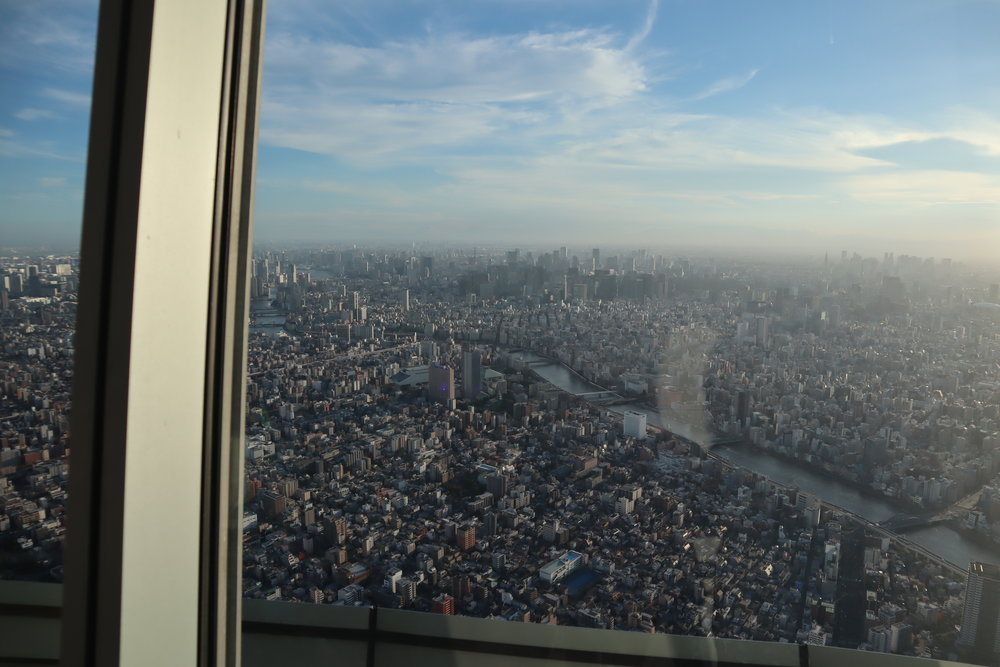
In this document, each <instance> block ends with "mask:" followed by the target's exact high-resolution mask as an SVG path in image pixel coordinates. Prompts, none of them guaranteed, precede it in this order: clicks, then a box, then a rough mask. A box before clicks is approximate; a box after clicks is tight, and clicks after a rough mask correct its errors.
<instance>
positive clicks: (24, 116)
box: [14, 108, 56, 121]
mask: <svg viewBox="0 0 1000 667" xmlns="http://www.w3.org/2000/svg"><path fill="white" fill-rule="evenodd" d="M14 117H15V118H19V119H21V120H27V121H32V120H38V119H40V118H55V117H56V114H55V113H53V112H51V111H48V110H47V109H30V108H28V109H21V110H20V111H17V112H16V113H14Z"/></svg>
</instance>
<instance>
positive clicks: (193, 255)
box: [61, 0, 264, 666]
mask: <svg viewBox="0 0 1000 667" xmlns="http://www.w3.org/2000/svg"><path fill="white" fill-rule="evenodd" d="M263 20H264V0H158V1H157V0H131V1H130V0H103V1H102V2H101V8H100V14H99V19H98V36H97V55H96V63H95V70H94V88H93V100H92V109H91V127H90V137H89V151H88V160H87V184H86V191H85V195H84V220H83V237H82V242H81V281H80V292H79V302H80V306H79V321H78V324H77V332H76V348H75V355H76V357H75V371H74V386H73V415H72V462H71V475H70V501H69V505H68V514H67V517H68V524H69V531H68V535H67V550H66V585H65V600H64V605H63V615H62V616H63V629H62V647H61V656H62V658H61V663H62V664H64V665H80V666H83V665H87V666H96V665H101V666H107V665H147V666H151V665H238V664H239V663H240V655H239V646H240V611H241V610H240V597H241V596H240V588H241V587H240V562H241V561H240V558H241V553H240V549H241V546H242V545H241V540H240V521H239V519H240V517H241V515H242V512H241V506H242V484H241V481H242V449H243V447H242V438H243V411H244V396H245V380H244V369H245V364H246V335H247V332H246V321H247V304H248V297H249V295H248V282H247V268H248V263H249V259H250V247H251V241H250V230H251V214H252V192H253V182H254V167H255V155H256V132H257V117H258V111H257V110H258V102H259V88H260V61H261V51H262V44H263Z"/></svg>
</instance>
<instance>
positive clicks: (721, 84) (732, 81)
mask: <svg viewBox="0 0 1000 667" xmlns="http://www.w3.org/2000/svg"><path fill="white" fill-rule="evenodd" d="M759 71H760V70H759V69H752V70H750V71H749V72H747V73H746V74H743V75H741V76H730V77H726V78H724V79H720V80H718V81H716V82H715V83H713V84H712V85H710V86H709V87H707V88H705V89H704V90H702V91H701V92H700V93H698V94H697V95H695V96H693V97H692V98H691V100H692V101H697V100H704V99H707V98H709V97H715V96H716V95H722V94H723V93H729V92H732V91H734V90H739V89H740V88H742V87H743V86H745V85H747V84H748V83H750V82H751V81H753V79H754V77H755V76H757V72H759Z"/></svg>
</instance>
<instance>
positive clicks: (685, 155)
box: [0, 1, 1000, 259]
mask: <svg viewBox="0 0 1000 667" xmlns="http://www.w3.org/2000/svg"><path fill="white" fill-rule="evenodd" d="M50 7H51V6H50ZM511 7H513V8H515V9H516V10H517V11H516V12H512V11H509V10H510V8H511ZM46 9H48V11H46ZM59 9H60V11H59V12H53V11H52V10H51V8H41V7H38V6H20V5H15V4H14V3H7V4H4V5H2V6H0V12H2V14H3V15H4V16H5V18H6V19H8V20H5V21H4V22H3V23H4V25H5V27H4V28H3V29H2V30H3V34H2V36H3V40H2V41H3V43H4V45H5V46H4V47H3V54H2V55H3V56H4V57H3V58H2V59H0V62H2V63H3V65H0V68H2V74H0V76H2V86H3V88H4V89H5V90H7V91H10V94H7V95H4V101H3V102H2V103H0V118H2V120H0V142H2V145H0V173H2V174H3V175H4V180H5V185H4V186H3V190H2V191H0V196H2V197H3V199H4V201H5V203H6V206H5V208H6V213H5V214H3V217H2V218H0V235H2V236H3V238H4V239H5V244H9V245H15V246H17V245H40V244H43V243H44V244H62V245H73V244H75V241H76V236H77V235H78V229H79V215H80V208H81V204H80V202H81V198H82V187H83V159H84V155H85V137H86V115H87V108H88V107H87V105H88V103H89V79H90V68H91V66H92V53H91V49H92V46H91V45H92V42H93V29H94V28H93V26H94V14H95V12H94V3H93V2H66V3H62V4H60V5H59ZM270 9H271V14H270V16H269V25H268V38H267V44H266V49H265V75H264V100H263V108H262V114H261V152H260V168H259V171H258V184H257V185H258V188H257V212H256V218H257V227H256V236H257V238H258V239H259V240H261V241H269V240H270V241H273V240H277V239H279V238H280V239H282V240H284V241H300V242H308V241H316V240H337V239H341V238H349V239H350V240H356V241H359V242H364V241H371V240H375V239H379V238H386V237H390V238H398V237H399V236H401V235H402V236H406V237H409V238H413V239H414V240H417V239H426V240H429V241H440V240H450V241H457V242H467V243H472V242H482V241H486V242H496V243H511V242H515V243H516V242H517V239H519V238H524V237H528V238H530V239H531V241H532V242H537V243H539V244H541V243H557V244H560V243H564V242H565V240H566V239H567V238H570V237H571V238H577V239H587V242H588V243H593V244H601V243H607V242H611V241H614V242H620V243H648V244H651V245H660V244H667V243H678V244H682V245H688V246H699V245H701V246H707V245H712V244H714V243H718V241H719V240H720V239H725V240H726V243H729V244H732V246H733V247H748V248H752V249H757V250H761V249H762V250H773V251H782V252H787V251H791V250H802V249H805V248H808V249H810V250H811V251H813V252H822V251H823V250H831V251H832V250H835V249H839V247H840V246H841V245H843V239H844V238H845V237H846V238H850V239H851V241H852V246H853V247H856V248H858V249H860V250H862V251H864V252H870V253H874V254H879V253H881V252H883V251H886V250H895V251H897V252H905V253H909V254H918V255H934V256H950V257H954V258H957V259H960V258H976V259H982V258H983V257H984V256H985V255H986V254H988V253H989V252H990V249H991V248H992V247H994V246H995V242H996V241H1000V238H998V236H997V235H998V233H1000V232H998V229H1000V226H998V225H997V224H996V223H997V222H998V220H997V214H996V212H995V208H996V204H997V203H998V202H997V195H996V192H998V191H1000V181H998V180H997V177H996V175H995V174H996V173H997V168H996V167H997V166H998V165H1000V124H998V123H997V121H996V119H995V118H994V117H993V114H992V113H991V109H992V108H994V107H995V106H996V102H997V100H998V99H1000V88H998V86H997V85H996V84H994V83H992V82H993V81H996V80H997V77H996V76H995V74H996V70H997V67H998V64H1000V58H998V57H997V56H998V55H1000V54H998V47H997V45H996V44H995V41H994V40H993V39H992V35H993V34H995V27H996V26H997V25H1000V21H998V19H1000V12H998V8H997V6H996V5H995V4H992V3H986V2H931V3H922V4H921V5H920V6H919V7H914V6H913V5H912V4H907V5H905V7H904V5H903V3H886V4H882V5H879V6H875V7H871V6H864V7H862V6H861V5H859V4H850V3H849V4H844V3H838V4H837V5H836V6H834V5H833V4H812V5H809V6H808V7H803V6H792V5H789V4H782V5H779V6H767V7H764V6H761V5H752V4H747V3H725V2H721V3H713V4H712V5H710V6H706V5H704V4H698V5H694V4H692V3H679V2H632V3H627V4H622V3H616V4H615V5H613V6H612V5H608V4H606V3H595V2H582V3H576V4H574V5H573V7H572V11H569V10H568V5H567V3H564V2H546V3H532V4H528V3H514V4H512V5H511V4H506V5H503V4H501V3H493V2H482V3H476V4H468V3H465V4H461V5H460V4H458V3H439V4H436V5H433V6H426V5H422V4H420V3H412V4H407V5H404V6H402V7H400V6H395V5H394V6H393V11H388V9H387V5H384V4H383V3H354V4H351V3H347V4H341V5H338V6H337V7H325V6H321V5H319V4H316V3H313V2H306V1H302V2H293V3H282V4H280V5H278V4H274V3H273V4H272V6H271V8H270ZM904 9H905V11H904ZM57 14H58V15H57ZM720 14H721V15H724V16H725V17H726V20H722V21H720V20H719V19H718V16H719V15H720Z"/></svg>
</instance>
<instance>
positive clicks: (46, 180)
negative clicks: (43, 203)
mask: <svg viewBox="0 0 1000 667" xmlns="http://www.w3.org/2000/svg"><path fill="white" fill-rule="evenodd" d="M38 184H39V185H41V186H43V187H46V188H56V187H59V186H60V185H66V179H65V178H57V177H52V176H46V177H43V178H39V179H38Z"/></svg>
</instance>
